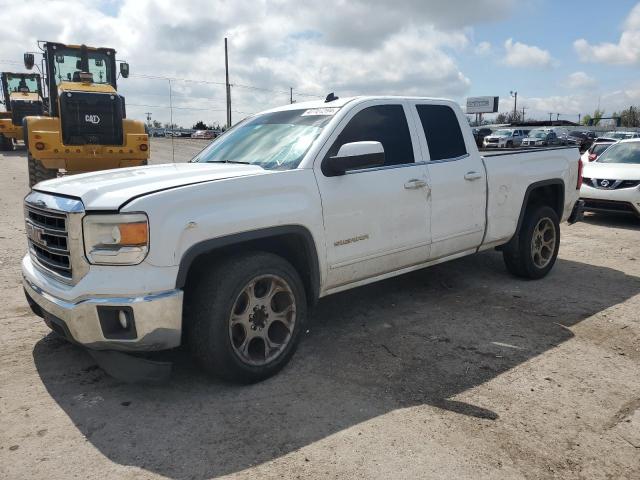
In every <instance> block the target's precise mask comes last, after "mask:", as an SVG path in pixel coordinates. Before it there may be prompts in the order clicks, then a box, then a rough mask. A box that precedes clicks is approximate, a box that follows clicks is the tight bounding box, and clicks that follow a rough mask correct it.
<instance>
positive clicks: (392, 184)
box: [314, 100, 430, 289]
mask: <svg viewBox="0 0 640 480" xmlns="http://www.w3.org/2000/svg"><path fill="white" fill-rule="evenodd" d="M407 109H408V105H407V104H406V102H404V101H399V100H389V101H378V100H376V101H375V102H365V103H363V104H361V105H358V106H356V107H354V108H353V109H352V111H350V112H349V113H348V114H347V116H345V118H344V119H343V120H342V121H341V123H340V125H339V126H338V127H337V128H336V131H335V132H334V133H333V134H332V135H331V137H330V138H329V140H328V142H327V144H326V145H325V147H324V148H323V150H322V151H321V152H320V155H319V158H318V159H317V160H316V162H315V165H314V170H315V175H316V179H317V182H318V187H319V189H320V196H321V199H322V212H323V217H324V228H325V238H326V247H327V263H328V267H329V268H328V271H327V281H326V288H327V289H330V288H338V287H340V286H342V285H346V284H348V283H352V282H356V281H358V280H363V279H366V278H369V277H374V276H377V275H382V274H385V273H390V272H393V271H396V270H401V269H402V268H405V267H409V266H412V265H416V264H419V263H423V262H425V261H427V259H428V257H429V243H430V233H429V219H430V214H429V197H428V190H427V176H426V166H425V164H424V162H422V161H421V160H422V158H421V156H420V148H419V144H418V141H417V135H416V130H415V126H414V125H413V123H412V122H408V121H407ZM358 141H378V142H380V143H382V146H383V148H384V152H385V164H384V165H383V166H381V167H375V168H364V169H360V170H351V171H348V172H347V173H346V174H345V175H341V176H334V177H327V176H325V175H324V174H323V173H322V169H321V166H322V162H323V161H325V160H326V159H327V158H329V157H331V156H333V155H335V154H336V153H337V152H338V150H339V148H340V147H341V146H342V145H344V144H345V143H350V142H358Z"/></svg>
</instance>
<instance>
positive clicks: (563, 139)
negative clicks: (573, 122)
mask: <svg viewBox="0 0 640 480" xmlns="http://www.w3.org/2000/svg"><path fill="white" fill-rule="evenodd" d="M549 130H552V131H553V132H555V134H556V136H557V137H558V140H559V141H560V145H568V144H569V130H567V129H566V128H565V127H551V128H549Z"/></svg>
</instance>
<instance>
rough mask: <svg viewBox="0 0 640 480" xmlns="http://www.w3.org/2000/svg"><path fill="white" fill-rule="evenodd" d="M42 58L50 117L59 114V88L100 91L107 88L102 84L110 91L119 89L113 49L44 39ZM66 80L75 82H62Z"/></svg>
mask: <svg viewBox="0 0 640 480" xmlns="http://www.w3.org/2000/svg"><path fill="white" fill-rule="evenodd" d="M43 57H44V67H45V70H46V77H47V87H48V90H49V97H50V99H51V100H50V108H51V114H52V115H53V116H57V115H59V111H58V109H59V105H58V103H59V102H58V94H59V90H61V89H64V88H68V89H76V88H77V89H78V90H82V91H87V90H94V91H103V92H104V91H107V89H104V87H105V86H111V87H112V88H113V91H117V89H118V86H117V82H116V77H117V74H116V51H115V50H114V49H112V48H92V47H87V46H86V45H64V44H62V43H53V42H45V43H44V44H43ZM66 83H71V84H74V83H75V84H78V85H77V86H76V85H65V84H66ZM80 85H83V86H82V87H81V86H80ZM89 86H91V87H89ZM92 87H93V88H92Z"/></svg>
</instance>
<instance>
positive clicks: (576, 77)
mask: <svg viewBox="0 0 640 480" xmlns="http://www.w3.org/2000/svg"><path fill="white" fill-rule="evenodd" d="M596 84H597V82H596V79H595V78H593V77H591V76H589V75H587V74H586V73H585V72H573V73H572V74H571V75H569V76H568V77H567V78H566V80H565V82H564V86H565V87H567V88H574V89H585V88H591V87H594V86H595V85H596Z"/></svg>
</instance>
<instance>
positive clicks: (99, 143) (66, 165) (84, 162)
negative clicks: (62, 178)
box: [23, 42, 149, 186]
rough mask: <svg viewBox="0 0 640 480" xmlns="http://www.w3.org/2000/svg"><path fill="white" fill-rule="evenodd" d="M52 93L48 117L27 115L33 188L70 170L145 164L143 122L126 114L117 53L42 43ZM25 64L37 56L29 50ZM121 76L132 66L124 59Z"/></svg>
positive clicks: (29, 64) (146, 140) (146, 150)
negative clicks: (119, 84)
mask: <svg viewBox="0 0 640 480" xmlns="http://www.w3.org/2000/svg"><path fill="white" fill-rule="evenodd" d="M38 45H39V46H40V49H41V51H42V55H43V58H42V70H43V71H44V72H45V84H46V86H47V91H48V94H49V102H48V103H49V112H48V113H49V116H36V117H25V118H24V120H23V128H24V141H25V144H26V145H27V150H28V152H29V154H28V156H29V160H28V161H29V186H33V185H35V184H36V183H38V182H40V181H42V180H46V179H49V178H55V177H56V176H57V175H58V173H59V171H60V170H64V171H65V173H66V174H74V173H82V172H92V171H96V170H106V169H110V168H119V167H132V166H138V165H146V164H147V161H148V159H149V138H148V136H147V134H146V132H145V127H144V123H143V122H141V121H137V120H130V119H127V118H126V113H125V101H124V97H123V96H121V95H119V94H118V91H117V83H116V80H117V76H118V75H117V69H116V51H115V50H113V49H111V48H93V47H87V46H86V45H63V44H61V43H53V42H38ZM24 63H25V67H26V68H27V69H28V70H30V69H31V68H33V65H34V54H33V53H25V55H24ZM119 72H120V76H122V77H123V78H127V77H128V76H129V64H127V63H125V62H120V69H119Z"/></svg>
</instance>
